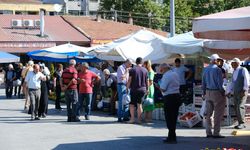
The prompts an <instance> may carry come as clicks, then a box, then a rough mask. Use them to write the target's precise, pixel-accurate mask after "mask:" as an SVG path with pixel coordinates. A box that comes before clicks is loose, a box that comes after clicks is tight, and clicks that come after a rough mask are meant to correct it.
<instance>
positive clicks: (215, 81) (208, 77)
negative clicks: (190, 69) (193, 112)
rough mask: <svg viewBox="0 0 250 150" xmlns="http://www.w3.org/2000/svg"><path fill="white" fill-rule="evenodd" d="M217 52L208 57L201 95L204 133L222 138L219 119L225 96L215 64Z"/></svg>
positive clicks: (222, 111)
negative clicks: (204, 115) (204, 125)
mask: <svg viewBox="0 0 250 150" xmlns="http://www.w3.org/2000/svg"><path fill="white" fill-rule="evenodd" d="M217 59H220V57H219V55H218V54H213V55H211V57H210V65H209V66H207V67H206V68H205V69H204V72H203V76H202V90H203V96H205V99H206V134H207V137H208V138H210V137H213V138H224V136H222V135H220V125H221V120H222V117H223V115H224V110H225V104H226V97H225V91H224V89H223V87H222V85H223V78H222V71H221V69H220V68H219V67H218V66H217ZM213 112H214V132H213V134H212V122H211V116H212V114H213Z"/></svg>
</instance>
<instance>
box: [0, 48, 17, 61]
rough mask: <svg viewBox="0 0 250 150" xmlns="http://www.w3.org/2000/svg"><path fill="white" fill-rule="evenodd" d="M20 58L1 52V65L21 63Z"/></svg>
mask: <svg viewBox="0 0 250 150" xmlns="http://www.w3.org/2000/svg"><path fill="white" fill-rule="evenodd" d="M19 61H20V57H18V56H16V55H12V54H10V53H6V52H2V51H0V63H11V62H19Z"/></svg>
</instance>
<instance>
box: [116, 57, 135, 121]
mask: <svg viewBox="0 0 250 150" xmlns="http://www.w3.org/2000/svg"><path fill="white" fill-rule="evenodd" d="M131 65H132V60H131V59H127V60H126V61H125V63H123V64H122V65H120V66H119V67H118V69H117V92H118V110H117V116H118V122H123V121H128V120H129V119H128V113H129V111H128V106H126V107H125V108H124V109H123V107H122V96H123V95H124V94H126V85H127V82H128V78H129V69H130V67H131Z"/></svg>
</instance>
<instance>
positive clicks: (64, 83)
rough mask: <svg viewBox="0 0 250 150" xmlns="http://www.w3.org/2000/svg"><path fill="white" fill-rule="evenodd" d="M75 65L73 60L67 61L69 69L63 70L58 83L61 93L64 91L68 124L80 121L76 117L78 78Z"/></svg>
mask: <svg viewBox="0 0 250 150" xmlns="http://www.w3.org/2000/svg"><path fill="white" fill-rule="evenodd" d="M75 65H76V61H75V60H74V59H71V60H70V61H69V67H68V68H66V69H64V70H63V73H62V77H61V83H60V85H61V89H62V91H65V99H66V105H67V115H68V120H67V121H68V122H79V121H80V120H79V119H78V118H77V116H76V111H77V104H78V92H77V77H78V76H77V70H76V68H75Z"/></svg>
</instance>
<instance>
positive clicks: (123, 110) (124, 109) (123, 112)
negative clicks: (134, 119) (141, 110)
mask: <svg viewBox="0 0 250 150" xmlns="http://www.w3.org/2000/svg"><path fill="white" fill-rule="evenodd" d="M117 92H118V110H117V115H118V119H122V118H123V119H124V120H126V119H128V118H129V105H125V106H122V96H123V95H124V94H126V85H125V84H119V83H118V84H117Z"/></svg>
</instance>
